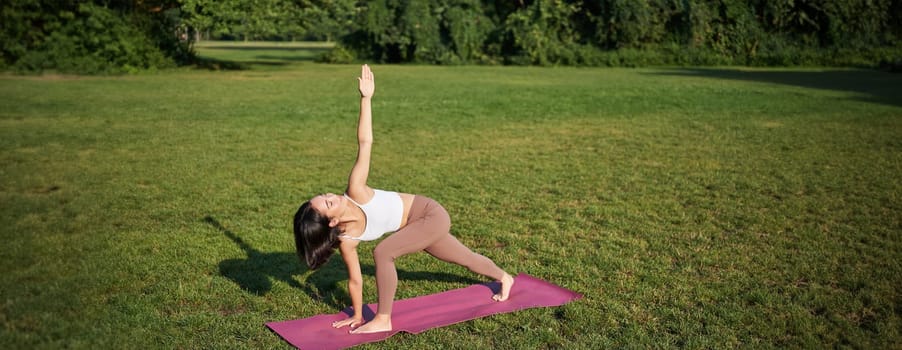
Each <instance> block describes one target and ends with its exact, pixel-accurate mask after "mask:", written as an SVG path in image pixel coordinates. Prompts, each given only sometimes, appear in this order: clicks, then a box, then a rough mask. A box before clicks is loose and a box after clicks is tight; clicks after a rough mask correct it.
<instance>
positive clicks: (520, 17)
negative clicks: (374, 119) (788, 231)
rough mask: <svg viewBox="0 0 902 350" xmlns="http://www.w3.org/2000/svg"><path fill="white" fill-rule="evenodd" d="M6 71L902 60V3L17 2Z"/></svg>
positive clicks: (8, 11)
mask: <svg viewBox="0 0 902 350" xmlns="http://www.w3.org/2000/svg"><path fill="white" fill-rule="evenodd" d="M2 15H3V21H2V24H0V26H2V38H0V41H2V42H0V44H2V48H0V54H2V60H0V68H2V67H13V68H15V69H18V70H25V71H40V70H43V69H57V70H60V71H72V72H118V71H132V70H139V69H148V68H155V67H164V66H169V65H173V64H177V63H185V62H190V59H191V58H192V55H191V50H190V45H191V43H192V42H194V41H197V40H206V39H225V40H324V41H338V42H339V43H340V45H339V47H337V48H336V49H335V51H334V52H331V53H328V54H326V55H324V57H323V59H322V61H324V62H348V61H351V60H353V59H354V58H355V57H356V58H358V59H365V60H370V61H380V62H420V63H438V64H461V63H484V64H536V65H612V66H639V65H649V64H692V65H708V64H737V65H857V66H873V65H877V64H880V63H881V62H896V64H898V62H899V60H900V57H902V0H846V1H824V0H645V1H637V0H591V1H589V0H532V1H530V0H519V1H510V0H505V1H500V0H430V1H425V0H424V1H420V0H417V1H414V0H373V1H356V0H131V1H127V0H106V1H103V0H93V1H75V0H66V1H50V0H10V1H8V2H7V3H6V4H5V5H3V6H2Z"/></svg>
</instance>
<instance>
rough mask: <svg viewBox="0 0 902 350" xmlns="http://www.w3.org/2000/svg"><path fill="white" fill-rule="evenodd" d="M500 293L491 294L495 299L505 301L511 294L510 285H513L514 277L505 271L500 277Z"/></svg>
mask: <svg viewBox="0 0 902 350" xmlns="http://www.w3.org/2000/svg"><path fill="white" fill-rule="evenodd" d="M500 282H501V293H498V294H495V295H493V296H492V299H494V300H495V301H505V300H507V298H508V297H509V296H510V294H511V287H513V286H514V278H513V277H511V275H508V274H507V272H505V273H504V276H502V277H501V281H500Z"/></svg>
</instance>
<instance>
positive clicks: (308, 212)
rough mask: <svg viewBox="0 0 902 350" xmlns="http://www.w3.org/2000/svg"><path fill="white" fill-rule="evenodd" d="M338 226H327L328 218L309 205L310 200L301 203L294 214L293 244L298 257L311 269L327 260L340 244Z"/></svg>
mask: <svg viewBox="0 0 902 350" xmlns="http://www.w3.org/2000/svg"><path fill="white" fill-rule="evenodd" d="M340 234H341V230H340V229H339V228H338V227H329V218H328V217H326V216H325V215H322V214H320V213H318V212H317V211H316V210H315V209H313V207H312V206H311V205H310V201H307V202H304V204H301V207H300V208H298V212H297V213H295V214H294V244H295V246H296V247H297V251H298V258H300V259H301V261H304V262H306V263H307V266H308V267H310V269H311V270H316V269H317V268H319V267H320V266H322V265H323V264H325V263H326V261H329V257H331V256H332V253H334V252H335V248H338V245H339V244H341V241H340V240H339V239H338V235H340Z"/></svg>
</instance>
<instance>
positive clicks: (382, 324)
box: [351, 315, 391, 334]
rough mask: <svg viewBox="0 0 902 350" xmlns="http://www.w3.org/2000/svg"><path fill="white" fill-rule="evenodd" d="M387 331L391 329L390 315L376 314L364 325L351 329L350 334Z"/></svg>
mask: <svg viewBox="0 0 902 350" xmlns="http://www.w3.org/2000/svg"><path fill="white" fill-rule="evenodd" d="M388 331H391V316H389V315H376V317H375V318H373V320H372V321H369V322H367V323H366V324H365V325H362V326H360V327H357V328H356V329H354V330H352V331H351V334H366V333H379V332H388Z"/></svg>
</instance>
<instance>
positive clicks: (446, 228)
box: [373, 196, 504, 315]
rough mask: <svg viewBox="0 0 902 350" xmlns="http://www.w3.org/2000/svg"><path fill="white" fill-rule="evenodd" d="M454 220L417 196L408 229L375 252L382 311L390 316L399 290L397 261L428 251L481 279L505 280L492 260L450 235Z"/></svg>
mask: <svg viewBox="0 0 902 350" xmlns="http://www.w3.org/2000/svg"><path fill="white" fill-rule="evenodd" d="M450 229H451V217H449V216H448V212H447V211H445V208H442V206H441V205H440V204H438V203H437V202H436V201H434V200H432V199H430V198H426V197H423V196H415V197H414V199H413V205H412V206H411V208H410V214H409V215H408V219H407V226H404V228H402V229H400V230H398V231H397V232H395V233H392V234H391V235H389V236H388V237H387V238H385V239H384V240H382V242H380V243H379V244H378V245H377V246H376V249H375V250H374V251H373V258H374V259H375V260H376V288H377V291H378V293H379V310H378V313H379V314H382V315H390V314H391V309H392V303H393V302H394V299H395V291H396V290H397V289H398V271H397V270H396V269H395V259H397V258H399V257H401V256H404V255H407V254H410V253H415V252H419V251H422V250H425V251H426V252H427V253H429V254H430V255H432V256H434V257H436V258H438V259H440V260H443V261H447V262H450V263H455V264H458V265H461V266H464V267H466V268H468V269H469V270H470V271H473V272H475V273H478V274H480V275H483V276H486V277H491V278H494V279H496V280H501V277H503V276H504V271H503V270H501V269H500V268H498V266H497V265H495V263H494V262H492V260H490V259H489V258H486V257H484V256H482V255H479V254H476V253H474V252H473V251H472V250H470V249H469V248H467V247H466V246H464V245H463V244H461V243H460V241H458V240H457V238H454V236H452V235H451V233H450Z"/></svg>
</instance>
